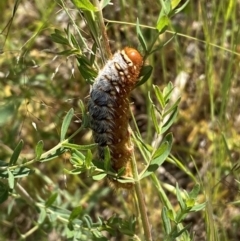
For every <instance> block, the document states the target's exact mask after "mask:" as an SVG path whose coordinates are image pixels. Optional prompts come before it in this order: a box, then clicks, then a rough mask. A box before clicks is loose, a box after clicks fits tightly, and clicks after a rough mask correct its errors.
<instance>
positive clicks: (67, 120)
mask: <svg viewBox="0 0 240 241" xmlns="http://www.w3.org/2000/svg"><path fill="white" fill-rule="evenodd" d="M73 114H74V110H73V108H71V109H70V110H69V111H68V113H67V114H66V116H65V117H64V119H63V123H62V127H61V136H60V141H63V140H64V139H65V136H66V134H67V131H68V127H69V125H70V123H71V120H72V117H73Z"/></svg>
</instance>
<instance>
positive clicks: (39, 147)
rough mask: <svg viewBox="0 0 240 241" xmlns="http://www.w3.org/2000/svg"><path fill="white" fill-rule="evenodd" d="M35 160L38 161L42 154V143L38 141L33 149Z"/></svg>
mask: <svg viewBox="0 0 240 241" xmlns="http://www.w3.org/2000/svg"><path fill="white" fill-rule="evenodd" d="M35 153H36V159H40V157H41V155H42V153H43V141H42V140H40V141H39V142H38V143H37V145H36V147H35Z"/></svg>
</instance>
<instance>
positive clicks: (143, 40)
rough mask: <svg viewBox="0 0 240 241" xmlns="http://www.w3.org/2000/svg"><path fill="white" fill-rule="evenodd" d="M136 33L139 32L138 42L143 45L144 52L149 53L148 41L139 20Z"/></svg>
mask: <svg viewBox="0 0 240 241" xmlns="http://www.w3.org/2000/svg"><path fill="white" fill-rule="evenodd" d="M136 31H137V36H138V40H139V42H140V44H141V47H142V48H143V50H144V52H145V53H146V52H147V44H146V41H145V39H144V37H143V34H142V31H141V29H140V25H139V20H138V19H137V24H136Z"/></svg>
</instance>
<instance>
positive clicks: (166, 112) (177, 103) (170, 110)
mask: <svg viewBox="0 0 240 241" xmlns="http://www.w3.org/2000/svg"><path fill="white" fill-rule="evenodd" d="M180 101H181V97H179V98H178V99H177V100H176V101H175V103H174V104H172V105H171V107H170V108H169V109H167V110H166V111H165V112H164V114H163V118H164V117H165V116H166V115H168V114H170V113H171V112H172V111H174V109H176V108H178V105H179V103H180Z"/></svg>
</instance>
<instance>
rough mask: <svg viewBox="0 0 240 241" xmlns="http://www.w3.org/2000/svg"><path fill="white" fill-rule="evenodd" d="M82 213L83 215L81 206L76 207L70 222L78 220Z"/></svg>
mask: <svg viewBox="0 0 240 241" xmlns="http://www.w3.org/2000/svg"><path fill="white" fill-rule="evenodd" d="M81 213H82V207H81V206H78V207H75V208H74V209H73V210H72V212H71V214H70V217H69V219H68V220H69V221H72V220H74V219H76V218H77V217H78V216H79V215H80V214H81Z"/></svg>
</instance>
